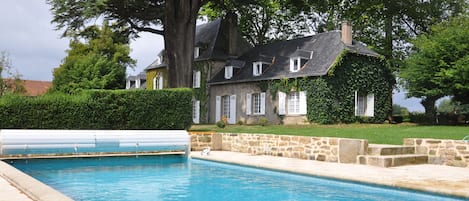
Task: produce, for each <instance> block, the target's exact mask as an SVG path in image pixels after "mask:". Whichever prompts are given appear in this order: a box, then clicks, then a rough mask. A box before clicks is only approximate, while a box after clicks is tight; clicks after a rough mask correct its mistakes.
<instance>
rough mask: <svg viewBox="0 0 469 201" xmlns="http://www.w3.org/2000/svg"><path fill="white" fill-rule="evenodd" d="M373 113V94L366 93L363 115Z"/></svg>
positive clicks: (369, 115) (370, 115)
mask: <svg viewBox="0 0 469 201" xmlns="http://www.w3.org/2000/svg"><path fill="white" fill-rule="evenodd" d="M374 113H375V95H374V94H368V95H367V96H366V111H365V115H366V116H368V117H373V116H374Z"/></svg>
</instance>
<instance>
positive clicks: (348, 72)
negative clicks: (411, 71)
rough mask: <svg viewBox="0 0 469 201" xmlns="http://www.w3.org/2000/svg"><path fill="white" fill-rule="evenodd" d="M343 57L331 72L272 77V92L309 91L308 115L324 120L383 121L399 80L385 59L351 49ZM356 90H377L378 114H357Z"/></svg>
mask: <svg viewBox="0 0 469 201" xmlns="http://www.w3.org/2000/svg"><path fill="white" fill-rule="evenodd" d="M339 57H340V59H336V61H335V62H334V64H333V68H331V69H330V70H329V72H328V74H327V75H324V76H321V77H302V78H292V79H280V80H272V81H269V92H270V94H276V93H277V91H282V92H285V93H288V92H290V91H292V90H296V91H306V92H307V96H308V97H307V109H308V111H307V118H308V120H309V121H312V122H316V123H320V124H331V123H339V122H340V123H351V122H356V121H359V122H374V123H380V122H383V121H384V120H385V119H386V117H387V115H388V114H387V113H388V108H390V104H391V103H390V101H389V100H390V93H389V92H390V90H391V89H392V85H393V83H395V82H394V77H393V75H392V73H391V71H390V70H389V69H388V68H387V67H386V63H385V61H384V60H383V59H382V58H377V57H369V56H363V55H358V54H356V53H353V52H347V51H344V52H343V53H341V54H340V56H339ZM355 91H359V92H360V93H364V94H370V93H373V94H374V97H375V102H374V117H356V116H355ZM275 97H276V96H275V95H272V98H273V99H274V98H275Z"/></svg>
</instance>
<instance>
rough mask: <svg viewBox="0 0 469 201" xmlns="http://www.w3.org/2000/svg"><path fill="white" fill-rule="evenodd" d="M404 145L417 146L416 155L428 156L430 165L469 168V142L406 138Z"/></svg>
mask: <svg viewBox="0 0 469 201" xmlns="http://www.w3.org/2000/svg"><path fill="white" fill-rule="evenodd" d="M404 145H411V146H415V150H416V153H419V154H428V163H430V164H438V165H449V166H457V167H468V168H469V141H463V140H442V139H420V138H406V139H404Z"/></svg>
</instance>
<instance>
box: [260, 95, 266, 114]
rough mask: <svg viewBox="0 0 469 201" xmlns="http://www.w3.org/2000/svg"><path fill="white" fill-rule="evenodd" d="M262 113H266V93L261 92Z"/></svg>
mask: <svg viewBox="0 0 469 201" xmlns="http://www.w3.org/2000/svg"><path fill="white" fill-rule="evenodd" d="M260 104H261V114H265V93H261V102H260Z"/></svg>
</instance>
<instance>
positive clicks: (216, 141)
mask: <svg viewBox="0 0 469 201" xmlns="http://www.w3.org/2000/svg"><path fill="white" fill-rule="evenodd" d="M222 142H223V141H222V136H221V135H220V134H213V135H212V150H215V151H220V150H222V147H223V145H222Z"/></svg>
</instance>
